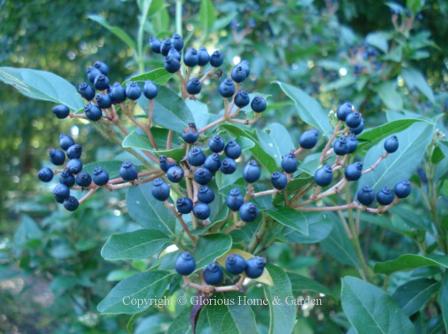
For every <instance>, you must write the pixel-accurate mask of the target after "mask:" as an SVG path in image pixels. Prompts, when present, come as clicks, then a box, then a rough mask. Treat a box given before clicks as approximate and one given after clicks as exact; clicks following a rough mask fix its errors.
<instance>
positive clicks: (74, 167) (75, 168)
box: [66, 159, 82, 174]
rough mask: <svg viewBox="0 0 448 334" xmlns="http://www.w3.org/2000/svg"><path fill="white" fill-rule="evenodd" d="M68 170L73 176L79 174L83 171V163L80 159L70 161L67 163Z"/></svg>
mask: <svg viewBox="0 0 448 334" xmlns="http://www.w3.org/2000/svg"><path fill="white" fill-rule="evenodd" d="M66 168H67V170H68V171H69V172H70V173H71V174H78V173H79V172H80V171H81V170H82V161H81V160H79V159H70V160H69V161H68V162H67V166H66Z"/></svg>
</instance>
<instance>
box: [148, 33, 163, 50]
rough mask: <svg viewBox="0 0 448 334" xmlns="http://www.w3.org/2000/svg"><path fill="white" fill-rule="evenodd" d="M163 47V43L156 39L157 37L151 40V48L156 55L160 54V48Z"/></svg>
mask: <svg viewBox="0 0 448 334" xmlns="http://www.w3.org/2000/svg"><path fill="white" fill-rule="evenodd" d="M161 45H162V43H161V42H160V40H159V39H157V38H155V37H151V38H150V39H149V46H150V47H151V51H152V52H154V53H160V46H161Z"/></svg>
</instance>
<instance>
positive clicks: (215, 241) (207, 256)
mask: <svg viewBox="0 0 448 334" xmlns="http://www.w3.org/2000/svg"><path fill="white" fill-rule="evenodd" d="M230 248H232V238H231V237H230V236H229V235H225V234H209V235H206V236H204V237H201V238H200V239H199V242H198V244H197V246H196V249H195V251H194V257H195V259H196V268H197V269H201V268H203V267H205V266H206V265H208V264H209V263H211V262H213V261H216V260H217V259H218V258H219V257H221V256H222V255H223V254H225V253H227V252H228V251H229V249H230Z"/></svg>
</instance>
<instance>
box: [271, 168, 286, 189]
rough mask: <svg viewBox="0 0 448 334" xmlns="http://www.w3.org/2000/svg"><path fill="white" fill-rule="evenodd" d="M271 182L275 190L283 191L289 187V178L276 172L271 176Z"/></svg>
mask: <svg viewBox="0 0 448 334" xmlns="http://www.w3.org/2000/svg"><path fill="white" fill-rule="evenodd" d="M271 182H272V185H273V187H274V188H275V189H278V190H283V189H285V188H286V186H287V185H288V178H287V177H286V175H285V174H283V173H280V172H274V173H272V176H271Z"/></svg>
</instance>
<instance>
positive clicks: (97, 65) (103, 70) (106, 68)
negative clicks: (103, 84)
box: [93, 60, 109, 75]
mask: <svg viewBox="0 0 448 334" xmlns="http://www.w3.org/2000/svg"><path fill="white" fill-rule="evenodd" d="M93 67H95V68H96V69H97V70H98V71H100V72H101V73H102V74H104V75H108V74H109V66H107V64H106V63H104V62H102V61H99V60H97V61H96V62H95V63H94V64H93Z"/></svg>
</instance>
